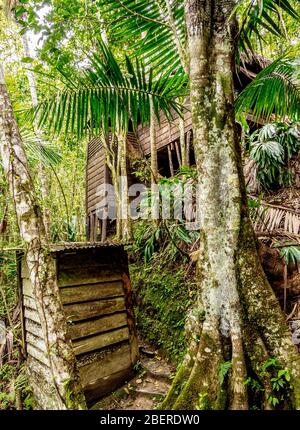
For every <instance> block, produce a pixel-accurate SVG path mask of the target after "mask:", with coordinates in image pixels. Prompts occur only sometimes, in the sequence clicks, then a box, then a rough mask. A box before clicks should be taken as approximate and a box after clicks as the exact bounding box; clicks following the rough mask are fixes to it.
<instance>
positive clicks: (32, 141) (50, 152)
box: [20, 128, 62, 166]
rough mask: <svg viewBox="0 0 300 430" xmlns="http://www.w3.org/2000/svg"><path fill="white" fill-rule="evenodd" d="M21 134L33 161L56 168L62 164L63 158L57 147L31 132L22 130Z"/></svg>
mask: <svg viewBox="0 0 300 430" xmlns="http://www.w3.org/2000/svg"><path fill="white" fill-rule="evenodd" d="M20 133H21V139H22V142H23V144H24V147H25V150H26V152H27V154H28V156H29V159H30V160H31V161H39V162H42V163H43V164H44V165H48V166H56V165H58V164H59V163H60V162H61V160H62V156H61V154H60V152H59V149H58V148H57V147H56V146H55V145H53V144H51V143H49V142H48V141H47V140H46V139H44V138H43V137H42V136H37V135H36V134H35V133H34V132H33V131H31V130H27V129H24V128H22V129H21V130H20Z"/></svg>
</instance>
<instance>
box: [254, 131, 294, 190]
mask: <svg viewBox="0 0 300 430" xmlns="http://www.w3.org/2000/svg"><path fill="white" fill-rule="evenodd" d="M299 147H300V139H299V131H298V128H297V125H291V126H289V125H285V124H282V123H278V124H276V123H272V124H266V125H264V126H263V127H262V128H261V129H258V130H256V131H254V132H253V133H252V134H251V135H250V137H249V144H248V149H249V154H250V157H251V158H252V159H253V160H255V162H256V165H257V167H258V171H257V180H258V181H259V182H260V184H261V186H262V187H263V188H265V189H270V188H272V187H275V186H285V185H290V184H291V175H290V172H289V169H288V164H289V160H290V159H291V158H292V156H293V155H295V154H296V153H297V151H298V150H299Z"/></svg>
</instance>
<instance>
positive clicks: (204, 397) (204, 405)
mask: <svg viewBox="0 0 300 430" xmlns="http://www.w3.org/2000/svg"><path fill="white" fill-rule="evenodd" d="M210 409H211V406H210V403H209V398H208V393H199V399H198V405H197V406H196V410H198V411H209V410H210Z"/></svg>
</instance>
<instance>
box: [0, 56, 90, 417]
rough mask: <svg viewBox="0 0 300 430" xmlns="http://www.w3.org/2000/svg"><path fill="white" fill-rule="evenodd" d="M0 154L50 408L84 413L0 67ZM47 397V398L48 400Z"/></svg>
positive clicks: (42, 231)
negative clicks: (40, 339)
mask: <svg viewBox="0 0 300 430" xmlns="http://www.w3.org/2000/svg"><path fill="white" fill-rule="evenodd" d="M0 152H1V157H2V161H3V167H4V171H5V174H6V175H7V178H8V182H9V187H10V192H11V194H12V196H13V200H14V203H15V209H16V215H17V220H18V225H19V229H20V234H21V237H22V239H23V241H24V242H25V244H26V260H27V264H28V268H29V273H30V280H31V282H32V285H33V286H34V295H35V298H36V304H37V310H38V313H39V317H40V320H41V325H42V329H43V332H44V338H45V343H46V347H47V350H48V357H49V363H50V370H51V375H52V381H49V382H50V383H51V382H52V384H53V388H54V397H53V398H51V405H52V407H55V409H83V408H85V399H84V396H83V394H82V389H81V386H80V382H79V378H78V373H77V369H76V361H75V355H74V352H73V348H72V345H71V340H70V338H69V337H68V335H67V322H66V318H65V316H64V312H63V308H62V303H61V300H60V297H59V289H58V285H57V282H56V275H55V273H56V272H55V262H54V260H53V258H51V257H50V253H49V244H48V241H47V237H46V231H45V226H44V223H43V217H42V213H41V210H40V207H39V206H38V204H37V201H36V197H35V192H34V188H33V184H32V180H31V176H30V173H29V166H28V162H27V159H26V155H25V152H24V149H23V146H22V142H21V138H20V133H19V130H18V126H17V123H16V120H15V118H14V115H13V110H12V106H11V103H10V100H9V96H8V94H7V90H6V86H5V82H4V76H3V71H2V66H1V64H0ZM50 397H51V396H50V393H49V400H50ZM53 402H54V403H53Z"/></svg>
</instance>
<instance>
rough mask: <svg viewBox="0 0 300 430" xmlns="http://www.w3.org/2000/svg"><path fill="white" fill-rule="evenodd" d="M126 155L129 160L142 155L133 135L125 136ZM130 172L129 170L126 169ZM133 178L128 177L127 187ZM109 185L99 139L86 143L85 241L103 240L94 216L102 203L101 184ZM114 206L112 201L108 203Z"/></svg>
mask: <svg viewBox="0 0 300 430" xmlns="http://www.w3.org/2000/svg"><path fill="white" fill-rule="evenodd" d="M127 153H128V156H129V157H130V158H133V159H136V158H140V157H141V155H142V153H141V150H140V147H139V145H138V143H137V139H136V136H135V134H134V133H132V132H128V134H127ZM128 170H130V169H128ZM132 182H133V178H131V177H130V175H129V185H130V184H131V183H132ZM105 183H111V176H110V171H109V169H108V167H107V165H106V162H105V152H104V149H103V147H102V144H101V140H100V138H99V137H95V138H93V139H91V140H90V141H89V143H88V151H87V165H86V215H87V239H88V240H90V241H97V240H100V239H101V240H104V239H105V234H104V235H103V234H102V229H103V224H102V222H100V221H99V220H98V218H97V216H96V211H97V209H98V210H99V209H100V210H101V205H102V203H103V197H104V195H103V190H102V189H101V188H98V187H100V186H101V185H102V184H105ZM108 203H109V204H110V205H114V202H113V201H110V202H108Z"/></svg>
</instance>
